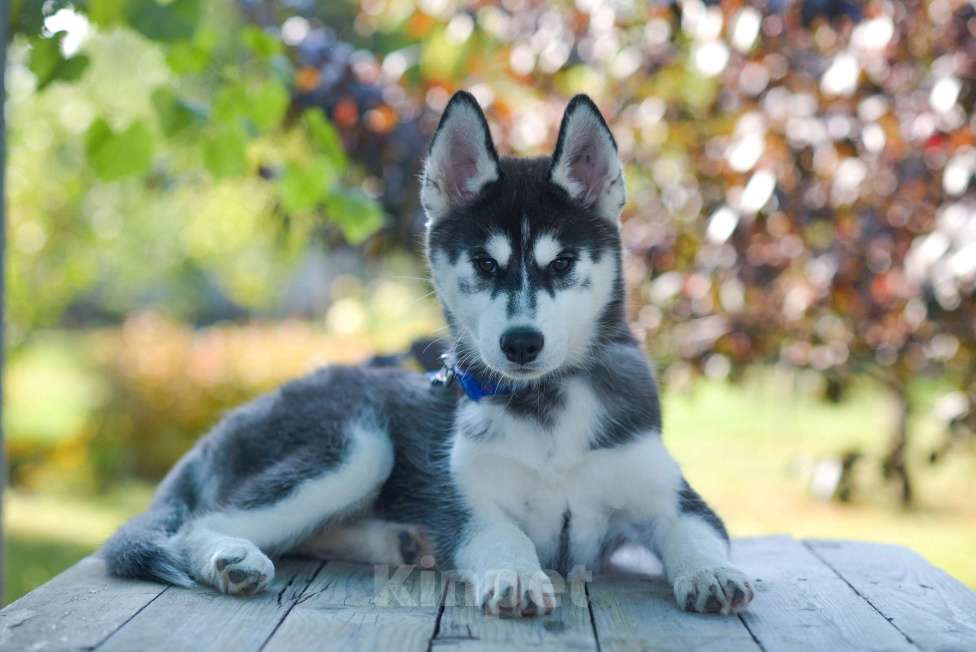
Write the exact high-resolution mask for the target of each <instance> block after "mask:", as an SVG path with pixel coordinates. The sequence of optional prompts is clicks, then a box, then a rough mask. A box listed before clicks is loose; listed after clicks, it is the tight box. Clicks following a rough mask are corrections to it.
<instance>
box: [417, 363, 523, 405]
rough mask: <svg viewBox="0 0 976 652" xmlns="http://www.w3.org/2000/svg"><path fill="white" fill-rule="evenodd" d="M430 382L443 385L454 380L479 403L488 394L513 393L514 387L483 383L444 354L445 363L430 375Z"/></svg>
mask: <svg viewBox="0 0 976 652" xmlns="http://www.w3.org/2000/svg"><path fill="white" fill-rule="evenodd" d="M429 377H430V384H431V385H436V386H442V385H447V384H449V383H450V382H451V381H452V380H453V381H455V382H457V384H458V385H459V386H460V387H461V389H462V390H463V391H464V394H465V395H466V396H467V397H468V398H469V399H471V400H472V401H474V402H475V403H477V402H478V401H480V400H481V399H483V398H484V397H486V396H501V395H505V394H511V393H512V388H511V387H509V386H508V385H505V384H503V383H493V382H490V381H489V382H484V383H482V382H481V381H480V380H478V379H477V378H476V377H475V376H474V375H473V374H469V373H468V372H466V371H465V370H464V369H462V368H461V367H460V366H458V365H456V364H454V365H452V364H451V363H450V361H449V360H447V356H444V363H443V365H442V366H441V368H440V369H439V370H438V371H436V372H433V373H431V374H430V375H429Z"/></svg>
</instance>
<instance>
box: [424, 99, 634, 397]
mask: <svg viewBox="0 0 976 652" xmlns="http://www.w3.org/2000/svg"><path fill="white" fill-rule="evenodd" d="M625 196H626V193H625V190H624V179H623V174H622V168H621V165H620V161H619V159H618V157H617V146H616V143H615V141H614V139H613V135H612V134H611V133H610V130H609V129H608V128H607V125H606V122H604V120H603V117H602V116H601V115H600V112H599V110H598V109H597V108H596V105H594V104H593V102H592V101H591V100H590V99H589V98H588V97H586V96H583V95H578V96H576V97H575V98H573V100H572V101H571V102H570V103H569V106H568V107H567V108H566V112H565V114H564V115H563V119H562V125H561V127H560V130H559V138H558V140H557V143H556V149H555V151H554V152H553V154H552V156H548V157H543V158H537V159H516V158H499V157H498V155H497V153H496V151H495V146H494V143H493V142H492V138H491V133H490V132H489V130H488V123H487V122H486V120H485V117H484V114H483V113H482V111H481V108H480V107H479V106H478V103H477V101H476V100H475V99H474V98H473V97H472V96H471V95H469V94H468V93H465V92H460V93H457V94H456V95H454V97H453V98H452V99H451V101H450V103H449V104H448V105H447V108H446V109H445V111H444V115H443V116H442V117H441V121H440V125H439V126H438V128H437V131H436V133H435V134H434V138H433V140H432V142H431V145H430V151H429V154H428V158H427V163H426V166H425V168H424V177H423V184H422V189H421V203H422V204H423V206H424V210H425V211H426V213H427V219H428V228H427V251H428V258H429V262H430V267H431V272H432V276H433V281H434V286H435V288H436V289H437V292H438V295H439V296H440V299H441V302H442V304H443V306H444V311H445V314H446V316H447V319H448V322H449V324H450V326H451V328H452V330H453V332H454V335H455V337H456V338H457V341H458V353H459V356H460V358H461V360H460V361H461V363H462V364H472V363H480V364H482V365H484V366H485V367H487V369H488V370H490V371H492V372H495V373H497V374H499V375H501V376H503V377H505V378H508V379H511V380H516V381H533V380H536V379H539V378H541V377H543V376H546V375H547V374H550V373H553V372H555V371H557V370H559V369H561V368H564V367H566V366H567V365H577V364H580V363H582V362H583V361H584V360H585V358H586V356H587V353H588V352H589V350H590V347H591V345H592V344H593V342H594V341H595V340H596V339H597V338H598V336H599V334H600V331H601V327H602V326H603V325H604V322H605V321H606V320H607V318H608V315H609V313H611V312H612V313H614V314H613V315H612V316H614V317H616V312H618V311H619V309H620V304H621V302H622V298H621V297H622V289H621V288H622V284H621V282H620V240H619V232H618V225H617V224H618V223H617V221H618V218H619V216H620V211H621V209H622V208H623V205H624V201H625Z"/></svg>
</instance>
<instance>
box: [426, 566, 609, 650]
mask: <svg viewBox="0 0 976 652" xmlns="http://www.w3.org/2000/svg"><path fill="white" fill-rule="evenodd" d="M555 585H556V594H557V595H556V597H557V599H558V602H559V606H558V607H557V608H556V610H555V611H554V612H553V613H551V614H549V615H548V616H541V617H537V618H497V617H490V616H486V615H485V614H484V613H482V611H481V607H480V606H478V604H477V600H476V599H475V597H474V595H473V592H472V591H471V590H470V589H471V587H470V586H468V585H467V584H465V583H462V582H455V583H452V584H451V585H450V586H449V587H448V590H447V591H445V602H444V611H443V613H442V614H441V620H440V626H439V628H438V631H437V638H435V639H434V642H433V645H434V648H435V649H437V650H453V649H463V650H465V651H468V650H510V649H513V648H514V649H527V648H531V649H533V650H596V649H597V644H596V634H595V633H594V631H593V624H592V622H591V620H590V612H589V609H588V607H587V600H586V592H585V589H584V588H583V584H582V583H578V584H576V585H574V587H573V588H572V590H570V589H571V587H570V586H568V585H566V586H563V585H561V583H559V582H556V583H555Z"/></svg>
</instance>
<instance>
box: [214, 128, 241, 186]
mask: <svg viewBox="0 0 976 652" xmlns="http://www.w3.org/2000/svg"><path fill="white" fill-rule="evenodd" d="M203 164H204V165H206V166H207V169H208V170H210V174H212V175H213V176H214V177H215V178H217V179H221V178H223V177H235V176H240V175H242V174H244V173H245V172H247V133H246V132H245V130H244V126H243V125H241V124H240V122H236V123H229V124H223V125H219V126H218V127H217V129H216V131H215V132H214V133H213V134H211V136H210V137H209V138H207V140H206V141H205V142H204V144H203Z"/></svg>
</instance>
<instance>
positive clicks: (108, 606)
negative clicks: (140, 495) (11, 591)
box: [0, 557, 167, 650]
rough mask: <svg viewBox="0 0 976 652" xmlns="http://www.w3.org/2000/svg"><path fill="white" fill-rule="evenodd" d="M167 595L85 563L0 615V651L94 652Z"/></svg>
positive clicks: (147, 584) (155, 586)
mask: <svg viewBox="0 0 976 652" xmlns="http://www.w3.org/2000/svg"><path fill="white" fill-rule="evenodd" d="M166 590H167V587H166V586H164V585H162V584H157V583H154V582H139V581H134V580H121V579H118V578H115V577H112V576H110V575H109V574H108V572H107V571H106V570H105V562H103V561H102V560H101V559H98V558H96V557H88V558H86V559H83V560H81V561H80V562H78V563H77V564H75V565H74V566H72V567H71V568H69V569H68V570H66V571H65V572H63V573H61V574H60V575H58V576H57V577H55V578H54V579H53V580H51V581H50V582H48V583H47V584H45V585H43V586H41V587H40V588H37V589H35V590H34V591H32V592H31V593H29V594H27V595H25V596H24V597H22V598H21V599H19V600H17V601H16V602H14V603H13V604H11V605H9V606H8V607H7V608H6V609H4V610H3V611H0V650H27V649H30V650H70V649H79V648H93V647H95V646H97V645H98V644H99V643H101V642H102V641H104V640H105V639H106V638H107V637H108V636H110V635H111V634H112V633H113V632H114V631H116V630H117V629H118V628H119V627H121V626H122V625H124V624H125V623H126V621H128V620H129V619H130V618H132V617H133V616H134V615H135V614H137V613H138V612H139V611H140V610H141V609H143V608H144V607H145V606H146V605H148V604H150V603H151V602H152V601H153V600H155V599H156V598H157V597H159V595H160V594H162V593H163V592H164V591H166Z"/></svg>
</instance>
